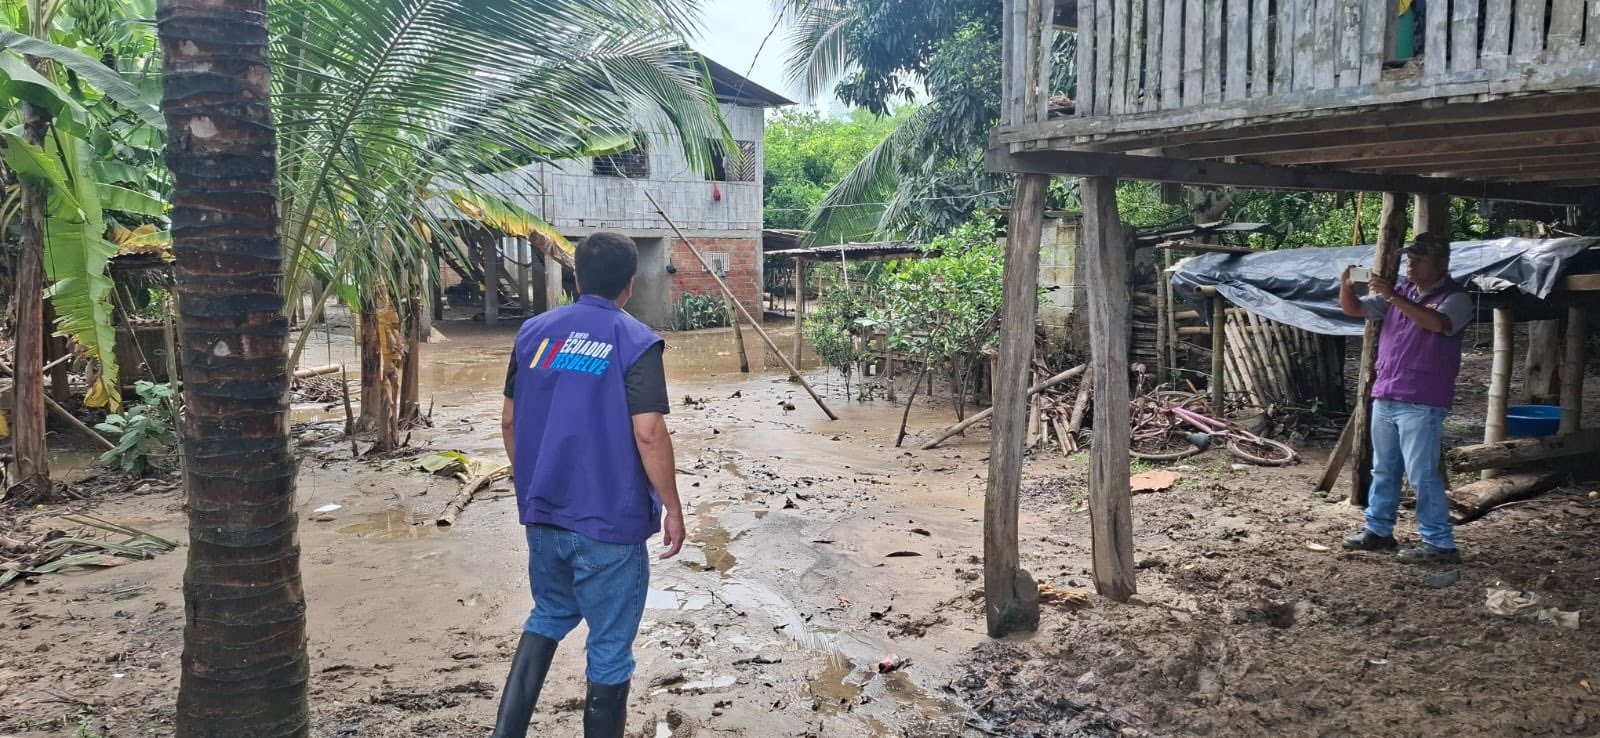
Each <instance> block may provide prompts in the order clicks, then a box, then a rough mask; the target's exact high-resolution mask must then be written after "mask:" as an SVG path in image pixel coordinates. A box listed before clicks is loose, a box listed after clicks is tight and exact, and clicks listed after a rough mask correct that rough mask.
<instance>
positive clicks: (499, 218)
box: [444, 190, 574, 269]
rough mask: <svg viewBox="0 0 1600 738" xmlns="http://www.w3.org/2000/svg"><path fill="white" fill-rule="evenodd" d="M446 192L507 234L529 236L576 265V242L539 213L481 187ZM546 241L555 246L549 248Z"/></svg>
mask: <svg viewBox="0 0 1600 738" xmlns="http://www.w3.org/2000/svg"><path fill="white" fill-rule="evenodd" d="M444 194H445V196H446V197H448V198H449V199H450V203H451V204H452V205H455V206H456V209H457V210H460V211H461V213H462V214H463V215H465V216H467V217H468V218H471V219H472V220H474V221H476V222H478V223H480V224H482V225H484V226H487V227H489V228H492V229H494V230H497V231H499V232H501V233H504V234H506V235H507V236H516V237H519V238H526V239H528V240H529V241H530V242H532V243H533V244H534V246H535V247H538V248H540V250H541V251H544V252H545V253H547V254H549V255H550V256H551V257H552V258H554V259H555V260H556V261H557V262H560V263H561V265H562V266H564V267H567V268H568V269H572V268H574V267H573V253H574V247H573V245H572V242H570V241H568V240H567V238H566V236H563V235H561V232H560V231H558V230H556V229H555V226H552V225H550V224H549V223H546V222H544V220H542V219H540V218H539V216H537V215H534V214H533V213H530V212H528V211H527V210H526V209H524V208H521V207H518V206H517V205H516V204H514V203H512V202H510V201H507V200H504V199H501V198H498V197H495V196H493V195H489V194H485V193H483V192H479V191H477V190H447V191H445V193H444ZM546 244H549V245H551V246H554V247H555V248H547V247H546V246H545V245H546Z"/></svg>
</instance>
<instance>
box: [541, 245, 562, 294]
mask: <svg viewBox="0 0 1600 738" xmlns="http://www.w3.org/2000/svg"><path fill="white" fill-rule="evenodd" d="M551 248H557V247H556V246H554V245H552V246H551ZM561 269H562V267H561V262H559V261H556V260H555V258H554V257H552V256H550V255H548V254H546V255H545V257H544V305H545V308H544V309H546V310H554V309H556V307H557V306H559V305H560V304H561V298H562V297H564V296H565V295H566V287H564V286H563V285H562V277H563V273H562V271H561Z"/></svg>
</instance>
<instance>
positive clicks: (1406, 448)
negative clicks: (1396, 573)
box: [1367, 400, 1456, 548]
mask: <svg viewBox="0 0 1600 738" xmlns="http://www.w3.org/2000/svg"><path fill="white" fill-rule="evenodd" d="M1444 416H1445V409H1444V408H1441V407H1429V406H1427V405H1416V404H1412V403H1409V402H1396V401H1394V400H1373V402H1372V489H1371V490H1370V491H1369V492H1368V493H1367V530H1370V531H1372V532H1373V533H1376V534H1378V535H1380V536H1392V535H1394V520H1395V513H1396V511H1397V510H1398V509H1399V507H1400V479H1401V476H1400V475H1401V474H1404V475H1405V478H1407V479H1410V480H1411V489H1413V490H1415V491H1416V493H1417V530H1418V532H1420V533H1421V534H1422V540H1423V542H1425V543H1429V544H1432V545H1434V546H1438V547H1439V548H1455V547H1456V541H1455V534H1454V532H1453V531H1452V529H1451V527H1450V503H1449V501H1448V500H1446V499H1445V496H1444V477H1443V476H1442V475H1441V474H1440V472H1439V452H1440V450H1441V449H1442V448H1443V443H1444Z"/></svg>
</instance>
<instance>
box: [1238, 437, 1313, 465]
mask: <svg viewBox="0 0 1600 738" xmlns="http://www.w3.org/2000/svg"><path fill="white" fill-rule="evenodd" d="M1228 453H1230V454H1233V455H1234V456H1237V457H1239V458H1240V459H1243V460H1245V461H1248V462H1250V463H1252V464H1257V465H1259V466H1287V465H1289V464H1293V463H1294V462H1296V461H1299V459H1300V455H1299V454H1297V453H1295V451H1294V449H1292V448H1290V447H1289V445H1288V444H1286V443H1280V442H1278V441H1274V440H1272V439H1270V438H1256V439H1244V438H1230V439H1228Z"/></svg>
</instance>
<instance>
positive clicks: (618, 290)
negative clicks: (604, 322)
mask: <svg viewBox="0 0 1600 738" xmlns="http://www.w3.org/2000/svg"><path fill="white" fill-rule="evenodd" d="M575 262H576V266H577V275H578V286H579V288H580V289H582V291H583V294H585V295H594V296H596V297H604V298H606V299H607V300H615V299H617V296H618V295H621V294H622V291H623V290H625V289H627V288H628V280H630V279H633V275H634V272H637V271H638V270H639V247H637V246H635V245H634V243H633V239H631V238H628V237H627V236H624V235H622V234H621V233H606V232H602V233H596V234H594V235H591V236H589V237H588V238H585V239H583V240H582V241H580V242H578V253H577V257H576V259H575Z"/></svg>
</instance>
